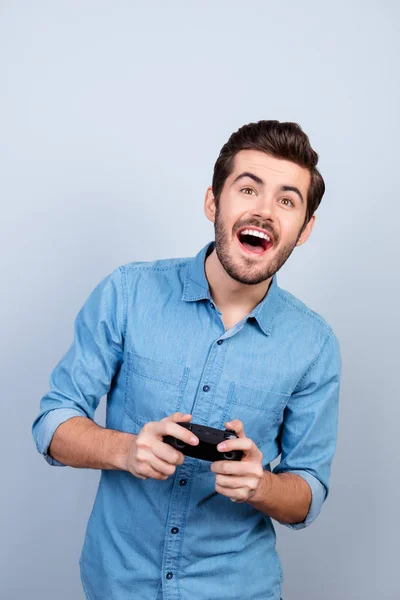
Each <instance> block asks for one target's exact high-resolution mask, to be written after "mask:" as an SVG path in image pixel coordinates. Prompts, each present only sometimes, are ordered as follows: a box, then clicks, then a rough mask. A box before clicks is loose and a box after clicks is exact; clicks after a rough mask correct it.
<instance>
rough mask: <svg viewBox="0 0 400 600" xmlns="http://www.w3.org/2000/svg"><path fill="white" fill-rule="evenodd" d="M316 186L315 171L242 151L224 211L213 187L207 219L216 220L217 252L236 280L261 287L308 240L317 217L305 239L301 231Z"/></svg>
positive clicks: (230, 180)
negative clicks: (312, 187)
mask: <svg viewBox="0 0 400 600" xmlns="http://www.w3.org/2000/svg"><path fill="white" fill-rule="evenodd" d="M245 174H246V175H245ZM310 181H311V175H310V173H309V171H308V170H307V169H304V168H303V167H299V166H298V165H296V164H295V163H293V162H289V161H287V160H282V159H279V158H274V157H272V156H270V155H269V154H266V153H265V152H260V151H258V150H241V151H240V152H238V154H237V155H236V156H235V158H234V168H233V172H232V173H231V175H230V176H229V177H228V178H227V180H226V181H225V184H224V187H223V189H222V192H221V195H220V199H219V204H218V207H216V206H215V201H214V196H213V194H212V190H211V188H208V190H207V194H206V202H205V212H206V216H207V218H209V219H210V220H212V221H214V227H215V243H216V245H215V249H216V253H217V256H218V259H219V261H220V263H221V264H222V266H223V268H224V269H225V271H226V272H227V273H228V275H230V277H232V278H233V279H235V280H236V281H238V282H240V283H244V284H248V285H254V284H257V283H261V282H262V281H265V280H267V279H269V278H270V277H272V276H273V275H274V274H275V273H276V272H277V271H278V270H279V269H280V268H281V267H282V265H283V264H284V263H285V262H286V260H287V259H288V258H289V256H290V255H291V253H292V252H293V250H294V248H295V247H296V246H297V245H300V244H302V243H304V242H305V241H306V240H307V238H308V236H309V235H310V233H311V229H312V226H313V223H314V219H315V217H314V216H313V217H312V218H311V220H310V222H309V223H308V224H307V227H306V228H305V230H304V232H303V233H302V235H301V237H300V231H301V228H302V225H303V223H304V220H305V217H306V208H307V206H306V203H307V192H308V188H309V185H310ZM257 232H258V233H259V234H261V236H262V237H257V236H256V235H255V233H256V234H257Z"/></svg>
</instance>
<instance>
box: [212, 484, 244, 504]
mask: <svg viewBox="0 0 400 600" xmlns="http://www.w3.org/2000/svg"><path fill="white" fill-rule="evenodd" d="M215 491H216V492H218V494H221V495H222V496H226V497H227V498H229V500H231V501H232V502H245V500H246V497H247V496H245V494H244V493H243V491H242V490H232V489H231V488H225V487H222V486H220V485H218V484H216V485H215Z"/></svg>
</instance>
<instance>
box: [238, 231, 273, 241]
mask: <svg viewBox="0 0 400 600" xmlns="http://www.w3.org/2000/svg"><path fill="white" fill-rule="evenodd" d="M241 234H242V235H255V236H256V237H260V238H264V240H267V242H270V241H271V238H270V237H269V235H267V234H266V233H264V232H263V231H258V230H256V229H245V230H244V231H241Z"/></svg>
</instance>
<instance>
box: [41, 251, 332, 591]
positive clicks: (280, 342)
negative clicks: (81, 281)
mask: <svg viewBox="0 0 400 600" xmlns="http://www.w3.org/2000/svg"><path fill="white" fill-rule="evenodd" d="M213 247H214V242H211V243H210V244H207V245H206V246H205V247H204V248H203V249H202V250H201V251H200V252H199V253H198V255H197V256H196V257H194V258H183V259H163V260H157V261H154V262H148V263H144V262H142V263H139V262H134V263H130V264H127V265H124V266H121V267H119V268H118V269H116V270H115V271H114V272H113V273H112V274H110V275H109V276H108V277H106V278H105V279H104V280H103V281H102V282H101V283H100V284H99V285H98V286H97V287H96V288H95V289H94V290H93V292H92V293H91V294H90V296H89V298H88V299H87V301H86V302H85V304H84V305H83V307H82V309H81V310H80V312H79V314H78V316H77V318H76V321H75V332H74V340H73V343H72V345H71V347H70V349H69V350H68V352H67V353H66V354H65V356H64V357H63V358H62V359H61V360H60V362H59V363H58V364H57V366H56V367H55V369H54V371H53V372H52V374H51V378H50V389H49V391H48V393H47V394H46V395H45V396H44V397H43V398H42V400H41V406H40V412H39V414H38V416H37V418H36V419H35V421H34V424H33V428H32V431H33V436H34V440H35V443H36V446H37V449H38V451H39V452H40V453H41V454H43V455H44V457H45V459H46V460H47V461H48V462H49V463H50V464H51V465H55V466H63V465H62V464H61V463H59V462H57V461H56V460H54V459H52V458H51V457H50V456H49V454H48V448H49V445H50V442H51V439H52V436H53V434H54V432H55V430H56V428H57V427H58V426H59V425H60V424H61V423H63V422H64V421H66V420H67V419H69V418H71V417H75V416H84V417H89V418H90V419H93V418H94V415H95V410H96V408H97V406H98V403H99V401H100V398H101V397H102V396H103V395H105V394H107V416H106V426H107V427H109V428H111V429H117V430H121V431H125V432H131V433H134V434H138V433H139V432H140V430H141V428H142V427H143V425H144V424H145V423H147V422H148V421H158V420H160V419H162V418H163V417H165V416H167V415H170V414H172V413H173V412H175V411H182V412H184V413H191V414H192V415H193V419H192V422H193V423H200V424H203V425H209V426H211V427H217V428H220V429H224V425H225V422H226V421H229V420H232V419H240V420H241V421H243V423H244V428H245V432H246V435H247V436H248V437H249V438H251V439H252V440H253V441H254V442H255V443H256V444H257V446H258V447H259V448H260V450H261V451H262V455H263V466H264V469H268V470H271V466H270V465H271V462H272V461H274V460H275V459H276V458H277V457H279V456H280V455H281V461H280V463H279V465H278V466H277V467H275V469H274V472H275V473H283V472H292V473H296V474H297V475H300V476H301V477H303V478H304V480H305V481H306V482H307V483H308V484H309V486H310V488H311V492H312V503H311V507H310V511H309V514H308V515H307V517H306V519H305V521H304V522H302V523H294V524H290V525H288V527H290V528H292V529H301V528H304V527H307V526H308V525H310V523H312V522H313V521H314V519H315V518H316V517H317V516H318V514H319V512H320V510H321V506H322V504H323V502H324V500H325V498H326V496H327V493H328V489H329V475H330V469H331V461H332V457H333V455H334V452H335V446H336V435H337V420H338V399H339V387H340V373H341V358H340V350H339V345H338V341H337V339H336V337H335V335H334V333H333V331H332V329H331V327H330V326H329V325H328V324H327V323H326V321H325V320H324V319H323V318H322V317H321V316H320V315H318V314H317V313H315V312H314V311H312V310H311V309H309V308H308V307H307V306H306V305H305V304H304V303H303V302H301V301H300V300H298V299H297V298H296V297H294V296H293V295H292V294H290V293H289V292H287V291H285V290H283V289H281V288H280V287H278V284H277V276H276V274H275V276H274V277H273V280H272V283H271V285H270V288H269V290H268V293H267V294H266V296H265V297H264V299H263V300H262V301H261V302H260V303H259V304H258V305H257V306H256V307H255V308H254V310H253V311H252V312H251V313H250V314H249V315H248V316H247V317H246V318H244V319H243V320H242V321H240V322H239V323H237V324H236V325H235V326H234V327H232V328H231V329H230V330H229V331H225V328H224V325H223V322H222V320H221V313H220V311H219V310H218V308H217V307H216V306H215V305H214V302H213V300H212V298H211V296H210V290H209V286H208V282H207V279H206V276H205V270H204V262H205V258H206V256H207V252H209V251H211V250H212V249H213ZM217 342H220V343H217ZM221 342H222V343H221ZM214 486H215V475H214V473H212V472H211V471H210V463H209V462H206V461H199V460H196V459H193V458H188V457H186V458H185V462H184V464H183V465H181V466H179V467H178V468H177V469H176V473H175V475H173V476H171V477H170V478H168V479H167V480H166V481H159V480H153V479H147V480H141V479H138V478H135V477H134V476H132V475H131V474H129V473H127V472H123V471H111V470H109V471H106V470H104V471H102V473H101V478H100V483H99V488H98V491H97V495H96V498H95V502H94V506H93V510H92V513H91V515H90V518H89V521H88V525H87V529H86V536H85V541H84V545H83V549H82V554H81V557H80V567H81V578H82V583H83V587H84V590H85V594H86V596H87V598H88V600H128V599H129V600H132V599H133V598H140V599H141V600H158V599H159V598H163V599H164V600H192V599H193V598H195V599H204V600H210V599H213V598H218V599H219V600H243V599H244V598H246V599H251V600H267V599H268V600H269V599H271V600H279V599H280V597H281V586H282V568H281V564H280V560H279V557H278V554H277V551H276V547H275V530H274V526H273V523H272V521H271V519H270V518H269V517H268V516H266V515H264V514H262V513H261V512H260V511H258V510H256V509H255V508H253V507H252V506H250V505H249V504H247V503H233V502H231V501H230V500H229V499H228V498H227V497H225V496H223V495H221V494H218V493H217V492H216V491H215V488H214Z"/></svg>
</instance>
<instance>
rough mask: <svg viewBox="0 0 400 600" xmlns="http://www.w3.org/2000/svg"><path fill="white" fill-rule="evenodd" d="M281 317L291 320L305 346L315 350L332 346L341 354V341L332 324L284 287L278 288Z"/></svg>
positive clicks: (286, 320)
mask: <svg viewBox="0 0 400 600" xmlns="http://www.w3.org/2000/svg"><path fill="white" fill-rule="evenodd" d="M278 296H279V300H280V303H279V304H280V310H279V313H280V315H281V319H283V320H285V322H290V323H291V326H292V327H293V328H294V330H295V332H296V334H297V335H296V337H297V338H298V339H299V340H301V341H302V344H304V345H305V346H308V347H309V348H310V347H313V348H314V350H316V351H317V352H318V350H322V349H323V348H324V347H326V346H331V347H332V348H333V350H334V352H335V353H337V354H340V347H339V341H338V339H337V336H336V334H335V332H334V331H333V328H332V326H331V325H330V324H329V323H328V322H327V320H326V319H325V318H324V317H323V316H322V315H321V314H320V313H318V312H316V311H315V310H313V309H312V308H310V307H309V306H307V304H305V303H304V302H303V301H302V300H300V299H299V298H297V297H296V296H295V295H294V294H291V293H290V292H288V291H287V290H284V289H282V288H279V289H278Z"/></svg>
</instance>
